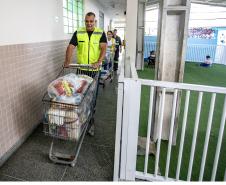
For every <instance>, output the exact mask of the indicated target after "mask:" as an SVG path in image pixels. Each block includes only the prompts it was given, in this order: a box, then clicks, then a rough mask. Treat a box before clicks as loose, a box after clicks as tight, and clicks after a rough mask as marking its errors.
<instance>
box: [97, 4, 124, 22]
mask: <svg viewBox="0 0 226 185" xmlns="http://www.w3.org/2000/svg"><path fill="white" fill-rule="evenodd" d="M97 1H98V2H99V3H100V4H101V5H102V6H103V7H104V8H105V9H106V10H107V11H108V12H109V13H110V14H111V15H110V16H111V17H112V18H113V19H124V18H125V16H124V12H125V11H126V2H127V0H97Z"/></svg>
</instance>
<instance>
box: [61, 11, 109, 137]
mask: <svg viewBox="0 0 226 185" xmlns="http://www.w3.org/2000/svg"><path fill="white" fill-rule="evenodd" d="M76 47H77V64H86V65H87V64H88V65H92V67H94V68H96V71H99V70H100V66H101V65H102V61H103V60H104V57H105V53H106V47H107V38H106V34H105V32H104V31H103V30H101V29H100V28H97V27H95V14H94V13H93V12H89V13H87V14H86V16H85V27H82V28H79V29H78V30H77V31H75V33H74V34H73V37H72V38H71V41H70V43H69V45H68V47H67V51H66V58H65V62H64V66H65V67H69V65H70V64H71V58H72V55H73V51H74V49H75V48H76ZM82 72H83V74H86V75H88V76H91V74H92V73H91V72H90V70H88V69H85V68H84V69H83V70H82ZM98 81H99V78H98ZM98 83H99V82H98ZM97 93H98V87H97ZM88 133H89V134H90V135H94V124H93V125H91V126H90V128H88Z"/></svg>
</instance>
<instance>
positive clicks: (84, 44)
mask: <svg viewBox="0 0 226 185" xmlns="http://www.w3.org/2000/svg"><path fill="white" fill-rule="evenodd" d="M102 34H103V30H101V29H99V28H95V29H94V31H93V33H92V35H91V37H90V39H89V36H88V33H87V31H86V28H85V27H83V28H79V29H78V30H77V40H78V46H77V62H78V64H93V63H96V62H98V59H99V56H100V51H101V50H100V38H101V36H102Z"/></svg>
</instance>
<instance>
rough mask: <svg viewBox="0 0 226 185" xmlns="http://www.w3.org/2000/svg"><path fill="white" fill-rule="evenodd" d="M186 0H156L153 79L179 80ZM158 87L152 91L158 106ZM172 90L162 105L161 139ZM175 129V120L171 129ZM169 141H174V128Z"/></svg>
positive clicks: (187, 9) (166, 126)
mask: <svg viewBox="0 0 226 185" xmlns="http://www.w3.org/2000/svg"><path fill="white" fill-rule="evenodd" d="M190 4H191V2H190V0H160V6H159V14H160V15H159V29H158V36H159V37H158V43H159V45H158V49H157V66H156V71H155V79H156V80H161V81H170V82H182V81H183V76H184V64H185V52H186V45H187V34H188V21H189V14H190ZM160 98H161V91H160V90H157V92H156V107H159V102H160ZM172 102H173V93H172V92H167V93H166V97H165V106H164V109H165V110H164V120H163V128H162V130H163V132H162V139H164V140H168V137H169V128H170V119H171V111H172V110H171V108H172ZM179 106H180V95H179V97H178V101H177V113H176V120H178V115H179ZM158 116H159V110H156V114H155V126H154V133H153V134H154V140H156V139H157V138H158V136H157V130H158V122H159V120H158ZM176 130H177V121H176V123H175V127H174V131H176ZM174 133H175V134H174V139H173V142H174V144H175V139H176V132H174Z"/></svg>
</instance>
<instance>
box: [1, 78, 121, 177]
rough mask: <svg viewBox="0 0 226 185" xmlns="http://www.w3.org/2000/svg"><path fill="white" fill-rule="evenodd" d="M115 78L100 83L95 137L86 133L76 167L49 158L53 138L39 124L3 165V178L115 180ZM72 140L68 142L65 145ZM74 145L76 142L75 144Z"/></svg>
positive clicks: (65, 146)
mask: <svg viewBox="0 0 226 185" xmlns="http://www.w3.org/2000/svg"><path fill="white" fill-rule="evenodd" d="M116 86H117V82H116V79H115V80H114V81H113V82H112V83H107V85H106V86H105V88H104V89H103V88H102V86H100V89H99V94H98V101H97V108H96V113H95V124H96V125H95V136H94V137H91V136H89V135H86V136H85V139H84V142H83V144H82V147H81V151H80V154H79V157H78V162H77V163H76V165H75V167H70V166H67V165H61V164H54V163H52V162H51V161H50V160H49V158H48V152H49V148H50V143H51V141H52V139H51V138H50V137H48V136H45V135H44V134H43V132H42V125H40V126H39V127H38V128H37V129H36V130H35V131H34V133H33V134H32V135H31V136H30V137H29V138H28V139H27V140H26V142H25V143H24V144H23V145H22V146H21V147H20V148H19V149H18V150H17V151H16V152H15V153H14V154H13V155H12V156H11V157H10V158H9V159H8V161H6V163H5V164H4V165H3V166H2V167H1V168H0V181H112V179H113V169H114V141H115V139H114V138H115V122H116V104H117V97H116V90H115V89H116ZM70 146H71V143H69V142H65V143H64V148H67V147H70ZM73 146H74V145H73Z"/></svg>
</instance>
